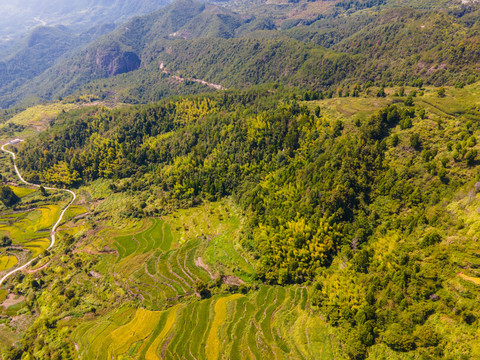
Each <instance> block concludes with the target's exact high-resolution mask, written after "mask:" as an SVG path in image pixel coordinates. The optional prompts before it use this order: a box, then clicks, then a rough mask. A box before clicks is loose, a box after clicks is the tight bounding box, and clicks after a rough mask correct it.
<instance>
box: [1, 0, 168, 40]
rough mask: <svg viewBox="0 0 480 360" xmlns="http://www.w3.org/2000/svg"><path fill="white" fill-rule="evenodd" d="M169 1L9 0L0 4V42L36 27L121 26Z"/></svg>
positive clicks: (82, 27) (83, 27) (84, 28)
mask: <svg viewBox="0 0 480 360" xmlns="http://www.w3.org/2000/svg"><path fill="white" fill-rule="evenodd" d="M169 2H170V1H169V0H71V1H63V0H49V1H41V0H11V1H9V2H8V3H5V4H2V11H1V12H0V40H4V41H5V40H8V39H13V38H15V37H18V36H20V35H22V34H25V33H27V32H29V31H30V30H31V29H33V28H35V27H37V26H55V25H65V26H69V27H75V28H77V29H83V30H86V29H87V28H90V27H93V26H95V25H99V24H105V23H122V22H125V21H127V20H128V19H129V18H131V17H132V16H136V15H143V14H147V13H150V12H152V11H155V10H157V9H159V8H160V7H162V6H164V5H166V4H168V3H169Z"/></svg>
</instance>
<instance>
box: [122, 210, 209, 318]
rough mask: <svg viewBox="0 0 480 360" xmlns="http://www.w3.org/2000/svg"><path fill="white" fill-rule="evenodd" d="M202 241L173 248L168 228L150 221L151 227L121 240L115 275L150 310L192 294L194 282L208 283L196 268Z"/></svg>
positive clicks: (206, 275)
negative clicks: (117, 275)
mask: <svg viewBox="0 0 480 360" xmlns="http://www.w3.org/2000/svg"><path fill="white" fill-rule="evenodd" d="M200 245H201V239H196V240H191V241H189V242H186V243H184V244H182V245H180V246H178V245H177V244H175V245H174V242H173V235H172V231H171V228H170V226H169V225H168V224H167V223H165V222H164V221H163V220H160V219H152V224H151V226H150V227H149V228H148V229H147V230H145V231H143V232H141V233H139V234H135V235H127V236H120V237H117V238H116V239H115V242H114V246H115V247H116V248H117V250H118V256H117V258H116V260H115V265H114V266H115V272H117V273H119V274H122V275H123V276H126V277H128V280H129V286H130V287H131V288H133V291H134V292H136V293H137V294H139V295H140V296H142V298H143V299H144V303H145V304H146V305H147V306H149V307H152V308H153V309H159V308H162V307H163V305H162V301H165V300H168V299H174V298H176V297H177V296H185V295H191V294H193V286H194V284H195V282H196V281H198V280H201V281H209V280H211V278H210V276H209V274H208V273H207V271H206V270H204V269H202V268H199V267H198V266H196V265H195V254H196V250H197V249H198V248H199V246H200Z"/></svg>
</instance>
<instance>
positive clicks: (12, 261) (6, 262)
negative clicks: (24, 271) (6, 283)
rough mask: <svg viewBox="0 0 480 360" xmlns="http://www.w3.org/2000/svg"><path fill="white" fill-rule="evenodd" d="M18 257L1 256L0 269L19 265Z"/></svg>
mask: <svg viewBox="0 0 480 360" xmlns="http://www.w3.org/2000/svg"><path fill="white" fill-rule="evenodd" d="M17 262H18V260H17V258H16V257H15V256H13V255H5V256H0V271H4V270H7V269H10V268H11V267H14V266H15V265H17Z"/></svg>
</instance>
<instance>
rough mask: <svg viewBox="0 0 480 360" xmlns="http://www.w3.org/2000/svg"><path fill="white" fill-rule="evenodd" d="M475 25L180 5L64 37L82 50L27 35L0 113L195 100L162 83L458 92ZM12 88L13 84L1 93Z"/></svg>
mask: <svg viewBox="0 0 480 360" xmlns="http://www.w3.org/2000/svg"><path fill="white" fill-rule="evenodd" d="M315 6H316V7H315ZM319 6H320V7H319ZM311 7H313V8H311ZM317 7H319V8H317ZM267 14H268V15H267ZM292 14H297V15H296V16H293V15H292ZM478 14H479V9H478V6H477V5H476V4H475V3H469V4H460V3H458V4H457V3H449V4H445V5H444V6H440V5H439V4H436V3H430V2H419V3H418V4H411V5H410V6H407V5H405V4H397V3H396V2H395V1H342V2H338V3H334V2H309V1H306V2H304V1H302V2H300V3H297V2H292V3H290V2H289V4H288V5H280V4H264V3H262V2H261V3H260V4H250V3H231V2H229V1H227V2H221V3H219V5H211V4H202V3H196V2H194V1H192V0H181V1H176V2H174V3H172V4H170V5H169V6H167V7H165V8H163V9H161V10H159V11H157V12H154V13H152V14H148V15H145V16H142V17H138V18H135V19H133V20H131V21H130V22H129V23H128V24H127V26H125V27H119V28H118V29H117V30H115V31H113V32H111V33H108V34H105V35H104V36H100V37H99V38H98V39H97V37H98V36H99V35H101V34H103V33H105V32H107V31H106V29H105V28H99V29H97V30H95V29H91V30H89V31H87V32H85V34H82V35H75V36H77V38H78V39H79V40H82V41H84V44H85V45H86V44H89V45H88V46H86V47H84V48H78V47H79V46H78V45H80V44H81V43H82V41H73V43H74V44H76V45H75V46H73V45H72V41H71V40H70V39H71V38H72V36H73V35H72V34H69V33H68V32H67V33H62V31H63V32H65V29H63V30H62V29H58V28H57V29H56V28H44V29H39V30H37V31H36V32H37V33H38V34H36V35H35V34H32V35H31V37H32V36H34V35H35V36H36V38H38V41H37V43H36V44H35V46H29V47H27V48H25V49H22V50H21V51H19V52H18V53H17V54H16V55H15V56H11V57H10V58H8V59H6V60H5V61H4V62H3V63H0V75H1V71H2V68H4V70H5V76H4V81H6V82H5V84H1V83H0V85H2V86H0V105H1V106H3V107H9V106H12V105H15V104H19V103H20V104H21V103H22V100H23V101H24V102H32V101H33V102H35V101H36V102H38V101H41V100H53V99H58V98H59V97H62V98H63V97H66V96H69V95H72V94H76V95H78V94H81V95H85V94H88V95H95V96H98V97H101V98H113V99H121V100H123V101H125V102H128V103H148V102H151V101H157V100H159V99H161V98H164V97H167V96H172V95H188V94H192V93H196V92H199V91H205V89H204V88H202V87H199V86H198V84H197V83H195V82H191V83H187V84H185V83H184V84H182V85H183V86H178V84H176V83H177V82H178V81H175V78H174V76H181V77H183V78H187V79H189V78H195V79H200V80H203V81H206V82H210V83H215V84H220V85H223V86H224V87H228V88H236V89H239V88H246V87H248V86H251V85H258V84H267V83H271V82H279V83H281V84H283V85H293V86H303V87H306V88H308V89H312V90H316V91H325V90H328V89H329V87H330V86H332V85H333V86H347V85H348V86H354V84H355V83H357V82H360V83H367V82H372V83H374V84H376V85H379V86H381V85H385V84H387V83H390V82H393V83H398V82H407V83H409V84H413V83H415V82H418V81H422V82H423V83H425V84H433V85H435V86H442V85H457V86H464V85H466V84H469V83H473V82H475V81H476V79H477V78H478V74H477V73H478V71H477V70H478V69H477V64H478V62H479V56H480V55H479V53H478V36H479V30H480V28H479V24H478ZM292 16H293V17H292ZM102 29H103V30H102ZM42 33H45V34H43V35H42ZM445 34H448V35H445ZM51 38H54V39H56V41H54V42H52V41H49V39H51ZM51 44H54V45H51ZM67 45H68V46H67ZM72 46H73V49H76V51H74V52H73V53H72V51H71V50H72V49H70V48H72ZM49 47H51V51H45V49H47V50H48V49H49ZM66 48H67V49H66ZM69 49H70V52H68V51H67V50H69ZM65 53H67V55H65V56H64V57H63V58H59V56H60V55H61V54H65ZM35 54H41V55H42V56H43V57H48V58H51V59H52V61H49V62H48V64H47V62H39V61H37V60H38V59H37V58H36V57H35ZM319 58H320V59H319ZM160 64H164V66H165V67H166V71H165V68H163V67H162V66H160ZM9 69H10V70H9ZM278 69H282V71H278ZM12 76H17V78H18V77H19V76H22V77H24V78H25V81H23V82H22V81H17V82H15V81H14V82H11V81H7V80H8V79H9V77H12ZM152 79H154V80H152ZM27 80H28V81H27ZM7 85H8V86H7Z"/></svg>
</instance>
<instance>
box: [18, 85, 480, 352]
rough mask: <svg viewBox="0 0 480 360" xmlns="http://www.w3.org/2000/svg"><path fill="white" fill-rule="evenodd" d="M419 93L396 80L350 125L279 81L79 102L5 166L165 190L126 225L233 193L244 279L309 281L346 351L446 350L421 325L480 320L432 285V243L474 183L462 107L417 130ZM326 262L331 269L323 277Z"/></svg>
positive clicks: (424, 117) (444, 342)
mask: <svg viewBox="0 0 480 360" xmlns="http://www.w3.org/2000/svg"><path fill="white" fill-rule="evenodd" d="M407 92H408V95H407ZM346 93H348V91H344V92H343V96H345V94H346ZM349 93H351V94H353V97H351V99H352V100H355V99H356V98H357V97H360V98H364V97H365V96H367V98H368V97H369V96H370V97H371V99H372V100H374V99H375V98H377V99H382V98H383V97H384V96H386V95H385V91H384V89H383V88H380V89H378V91H377V90H375V91H373V90H372V89H370V88H368V87H362V86H358V87H356V88H355V89H351V91H350V92H349ZM367 93H370V95H366V94H367ZM423 93H424V91H421V92H419V91H418V90H416V89H415V88H410V90H408V91H406V90H405V89H404V88H403V87H399V88H397V89H396V91H395V94H394V96H393V97H392V96H391V95H390V96H389V97H388V102H387V105H386V106H385V107H383V108H381V109H379V110H378V111H377V112H376V113H375V114H373V115H369V116H366V117H364V118H363V117H357V118H356V119H354V120H353V121H351V120H350V121H348V122H344V121H342V120H341V119H338V118H337V119H335V118H332V117H331V116H328V115H324V114H323V112H324V110H325V109H323V108H322V107H321V106H320V105H316V104H320V103H321V102H322V100H321V99H324V98H325V99H327V100H328V99H329V98H332V96H334V97H337V96H338V94H335V95H333V94H332V93H323V92H320V93H318V92H312V91H307V92H301V91H298V90H289V89H287V88H284V87H282V86H274V87H256V88H255V87H254V88H251V89H249V90H247V91H243V92H236V91H227V92H223V93H218V94H213V95H205V96H195V97H187V98H172V99H168V100H164V101H161V102H159V103H155V104H150V105H142V106H137V107H124V108H120V109H117V110H110V109H107V108H104V107H91V108H84V109H81V110H75V111H71V112H68V113H64V114H62V115H60V116H59V118H58V120H57V121H56V122H55V125H54V126H52V127H51V129H49V130H48V131H46V132H44V133H42V134H40V135H39V137H38V138H36V139H32V140H31V141H29V142H28V143H26V144H25V145H22V147H21V148H20V151H19V153H18V157H19V161H18V164H19V166H20V168H21V169H22V171H24V173H25V177H26V178H27V179H30V180H32V181H37V182H38V181H40V182H45V183H50V184H57V185H62V186H68V187H72V186H79V185H81V184H88V183H90V182H92V181H95V180H97V179H111V180H113V182H111V185H110V191H112V192H113V193H117V192H133V193H142V192H148V189H149V188H152V187H155V188H160V189H161V190H162V192H164V194H165V195H164V196H163V197H162V198H161V199H156V200H155V201H154V202H152V203H143V204H140V205H133V206H130V207H129V208H127V209H125V211H124V213H123V216H125V217H127V218H128V217H134V218H140V217H145V216H151V215H155V214H163V215H165V214H168V213H170V212H172V211H174V210H175V209H179V208H188V207H191V206H195V205H198V204H201V203H202V202H204V201H218V200H220V199H223V198H227V197H233V198H234V199H235V201H236V202H237V203H238V204H240V205H241V207H242V209H243V211H244V212H245V213H246V214H248V215H246V216H247V218H248V222H247V224H246V225H245V227H244V229H243V236H242V237H241V239H242V246H243V247H244V248H245V249H247V250H248V251H249V252H250V253H252V254H253V255H254V256H255V258H256V259H257V261H256V264H257V265H256V278H257V279H258V280H259V281H261V282H262V283H266V284H279V285H288V284H295V283H296V284H307V285H309V286H310V288H311V292H312V296H311V302H312V305H315V306H317V307H318V308H319V309H321V311H322V312H323V313H324V314H325V315H326V316H327V319H328V321H329V322H330V323H331V324H332V325H334V326H338V327H339V328H340V329H341V334H342V335H341V339H342V341H343V342H344V344H345V349H346V350H345V351H346V352H347V353H348V354H349V355H350V357H351V358H354V359H357V358H358V359H361V358H363V357H364V356H365V354H367V349H368V348H369V347H370V346H372V345H374V344H376V343H378V342H383V343H385V344H387V345H388V346H389V347H390V348H391V349H393V350H395V351H400V352H408V351H418V354H430V355H431V356H433V357H437V356H441V355H442V354H444V351H446V352H447V353H451V351H452V350H451V348H450V347H451V346H454V344H453V343H452V342H451V341H452V338H451V337H449V336H447V335H445V334H443V335H442V334H440V333H439V332H438V331H437V330H435V325H433V323H434V320H432V319H434V318H435V317H438V316H447V314H450V313H451V312H452V311H453V310H452V309H453V308H455V310H454V311H455V315H454V317H453V318H451V319H452V321H455V322H459V323H464V324H466V325H465V326H467V327H468V326H476V325H475V324H476V318H477V316H478V315H479V314H478V312H477V310H478V309H477V308H476V307H475V300H474V299H475V297H471V298H469V297H468V296H467V297H464V296H462V295H460V294H455V293H454V292H453V293H452V292H451V291H450V290H449V289H447V288H446V287H445V283H444V281H446V280H445V279H447V278H449V277H450V276H452V274H454V272H455V261H453V259H452V260H449V259H450V258H451V255H448V251H449V250H448V247H447V246H442V245H439V244H442V243H443V241H444V239H445V238H447V237H449V236H451V235H452V233H451V231H452V228H451V227H450V225H449V224H451V223H452V221H454V219H452V218H450V215H449V214H448V213H445V212H443V211H442V207H443V205H442V201H449V200H446V199H450V197H451V196H452V194H454V193H455V192H456V191H458V189H460V188H462V186H463V185H464V184H465V183H471V181H472V180H474V179H475V178H476V177H477V175H476V172H475V171H474V170H473V169H474V166H475V165H476V163H477V150H476V144H477V140H476V139H477V131H478V124H479V122H478V121H479V117H478V114H476V113H474V112H473V113H472V112H471V111H470V110H468V111H466V112H465V115H464V116H465V117H466V118H467V119H468V118H470V120H468V121H466V122H465V123H464V124H459V125H458V126H457V125H454V123H453V121H454V120H453V119H452V120H450V119H449V120H447V123H445V122H444V121H443V120H440V119H438V120H436V121H437V123H434V124H435V125H434V126H433V127H432V128H430V126H431V125H428V127H427V128H426V129H425V128H423V126H425V125H426V124H430V123H432V121H433V120H432V119H434V118H437V116H435V115H433V116H432V114H429V112H428V111H426V110H425V107H426V106H427V104H428V103H429V101H431V100H427V99H425V100H424V99H423V97H425V95H423ZM442 96H445V89H443V88H442V89H440V90H438V91H435V92H434V93H433V94H432V95H430V96H429V99H432V98H433V99H441V97H442ZM343 98H344V97H343ZM316 99H318V100H316ZM334 99H335V98H334ZM334 99H333V100H334ZM338 99H342V98H338ZM305 100H307V101H305ZM330 101H332V100H330ZM429 118H431V119H430V120H429ZM422 123H424V124H425V125H421V124H422ZM414 125H415V126H414ZM452 131H453V133H452ZM468 174H474V175H473V176H474V178H470V175H468ZM454 226H457V225H453V227H454ZM458 226H461V225H458ZM389 237H391V238H393V239H395V238H396V239H397V240H396V241H393V242H391V245H390V246H391V248H390V250H389V251H387V252H384V251H383V250H382V249H381V247H380V246H379V244H378V240H375V239H378V238H389ZM390 241H392V240H390ZM338 261H342V262H344V264H345V265H344V268H343V270H342V271H333V268H335V267H336V266H337V265H335V264H336V262H338ZM457 261H458V260H457ZM469 261H471V259H470V260H467V259H464V260H462V262H469ZM442 314H443V315H442ZM448 316H450V315H448ZM462 326H463V325H462ZM352 334H353V335H352ZM415 349H417V350H415Z"/></svg>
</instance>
